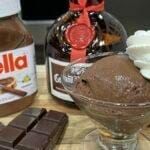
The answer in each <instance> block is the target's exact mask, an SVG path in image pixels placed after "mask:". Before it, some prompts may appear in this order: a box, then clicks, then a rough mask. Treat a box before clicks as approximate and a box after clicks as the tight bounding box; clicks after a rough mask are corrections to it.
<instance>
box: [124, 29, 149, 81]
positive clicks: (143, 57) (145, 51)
mask: <svg viewBox="0 0 150 150" xmlns="http://www.w3.org/2000/svg"><path fill="white" fill-rule="evenodd" d="M127 46H128V47H127V51H126V53H127V54H128V55H129V58H130V59H131V60H133V61H134V64H135V66H136V67H138V68H140V72H141V74H142V75H143V76H144V77H145V78H146V79H149V80H150V30H149V31H143V30H139V31H137V32H135V34H134V35H132V36H130V37H129V38H128V39H127Z"/></svg>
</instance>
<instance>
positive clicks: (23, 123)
mask: <svg viewBox="0 0 150 150" xmlns="http://www.w3.org/2000/svg"><path fill="white" fill-rule="evenodd" d="M35 123H36V119H35V118H34V117H31V116H25V115H20V116H18V117H16V118H15V119H14V120H12V121H11V122H10V123H9V126H13V127H16V128H20V129H23V130H25V131H26V132H27V131H29V130H30V129H31V128H33V126H34V125H35Z"/></svg>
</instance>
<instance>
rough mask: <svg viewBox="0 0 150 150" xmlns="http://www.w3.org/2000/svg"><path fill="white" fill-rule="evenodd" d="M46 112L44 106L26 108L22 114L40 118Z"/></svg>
mask: <svg viewBox="0 0 150 150" xmlns="http://www.w3.org/2000/svg"><path fill="white" fill-rule="evenodd" d="M46 113H47V111H46V109H45V108H28V109H26V110H25V111H24V112H23V113H22V114H24V115H28V116H32V117H35V118H37V119H41V118H42V116H44V115H45V114H46Z"/></svg>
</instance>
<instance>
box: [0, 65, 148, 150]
mask: <svg viewBox="0 0 150 150" xmlns="http://www.w3.org/2000/svg"><path fill="white" fill-rule="evenodd" d="M37 75H38V86H39V89H38V93H37V96H36V98H35V101H34V103H33V104H32V107H39V108H41V107H44V108H46V109H47V110H50V109H53V110H57V111H62V112H66V113H67V114H68V115H69V124H68V127H67V129H66V131H65V133H64V135H63V138H62V139H61V140H60V142H59V143H58V144H57V145H56V147H55V150H83V144H82V140H83V139H84V137H85V135H87V134H88V133H90V132H91V131H93V130H94V129H96V128H95V125H94V124H93V123H92V122H91V120H90V119H89V118H88V117H87V116H85V115H84V114H83V113H82V112H81V111H80V110H79V109H78V108H77V107H75V106H74V105H71V104H70V105H66V104H64V103H62V102H60V101H58V100H54V99H53V98H52V96H51V95H50V94H49V93H48V89H47V81H46V71H45V66H37ZM16 115H18V113H17V114H13V115H10V116H7V117H4V118H1V119H0V121H1V122H2V123H4V124H5V125H7V124H8V122H10V121H11V120H12V119H13V118H14V117H15V116H16ZM139 143H140V144H139V147H140V148H139V149H140V150H149V149H150V128H145V129H144V130H143V131H141V134H140V135H139ZM90 150H91V149H90Z"/></svg>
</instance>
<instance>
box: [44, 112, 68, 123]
mask: <svg viewBox="0 0 150 150" xmlns="http://www.w3.org/2000/svg"><path fill="white" fill-rule="evenodd" d="M66 117H67V116H66V114H65V113H60V112H57V111H54V110H50V111H49V112H48V113H47V114H46V115H45V116H44V119H47V120H51V121H55V122H62V120H63V119H64V118H66Z"/></svg>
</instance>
